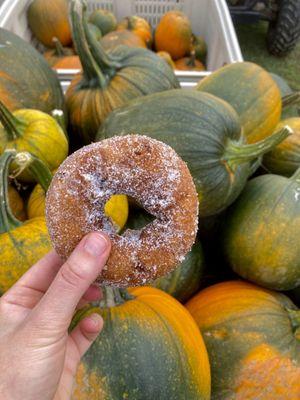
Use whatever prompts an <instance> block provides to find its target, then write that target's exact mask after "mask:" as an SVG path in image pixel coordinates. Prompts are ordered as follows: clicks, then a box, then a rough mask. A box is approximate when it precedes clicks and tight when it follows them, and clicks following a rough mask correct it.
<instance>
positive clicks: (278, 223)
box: [222, 168, 300, 290]
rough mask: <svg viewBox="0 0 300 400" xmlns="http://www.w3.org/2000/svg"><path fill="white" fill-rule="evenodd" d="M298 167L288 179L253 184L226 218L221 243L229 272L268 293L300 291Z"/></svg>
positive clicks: (260, 180)
mask: <svg viewBox="0 0 300 400" xmlns="http://www.w3.org/2000/svg"><path fill="white" fill-rule="evenodd" d="M299 235H300V168H299V169H298V170H297V171H296V172H295V174H294V175H293V176H292V177H291V178H286V177H283V176H279V175H271V174H267V175H262V176H259V177H256V178H254V179H251V180H250V181H249V182H248V183H247V185H246V187H245V189H244V191H243V192H242V194H241V195H240V197H239V198H238V200H237V201H236V202H235V203H234V204H233V205H232V206H231V207H230V208H229V209H228V210H227V211H226V214H225V215H224V228H223V232H222V243H223V250H224V255H225V258H226V259H227V261H228V263H229V265H230V266H231V268H232V269H233V270H234V271H235V272H236V273H238V274H239V275H240V276H242V277H243V278H245V279H247V280H249V281H251V282H254V283H257V284H259V285H261V286H264V287H266V288H269V289H275V290H290V289H294V288H296V287H297V286H300V247H299Z"/></svg>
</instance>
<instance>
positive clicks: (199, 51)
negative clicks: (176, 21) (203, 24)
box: [192, 35, 207, 64]
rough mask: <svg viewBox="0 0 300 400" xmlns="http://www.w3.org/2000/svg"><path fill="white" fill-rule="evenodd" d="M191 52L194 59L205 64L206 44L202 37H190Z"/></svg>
mask: <svg viewBox="0 0 300 400" xmlns="http://www.w3.org/2000/svg"><path fill="white" fill-rule="evenodd" d="M192 51H194V52H195V55H196V59H197V60H199V61H201V62H202V63H203V64H205V62H206V56H207V44H206V42H205V40H204V38H203V37H202V36H197V35H193V36H192Z"/></svg>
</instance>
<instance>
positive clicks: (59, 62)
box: [44, 38, 81, 69]
mask: <svg viewBox="0 0 300 400" xmlns="http://www.w3.org/2000/svg"><path fill="white" fill-rule="evenodd" d="M52 41H53V43H54V45H55V48H54V49H52V50H47V51H45V53H44V57H45V58H46V60H47V61H48V63H49V65H50V66H51V67H52V68H55V69H59V68H64V69H80V68H81V63H80V60H79V57H78V56H77V55H75V51H74V50H73V49H72V48H71V47H63V45H62V44H61V43H60V41H59V40H58V39H57V38H53V39H52Z"/></svg>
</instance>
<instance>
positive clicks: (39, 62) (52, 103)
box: [0, 28, 65, 114]
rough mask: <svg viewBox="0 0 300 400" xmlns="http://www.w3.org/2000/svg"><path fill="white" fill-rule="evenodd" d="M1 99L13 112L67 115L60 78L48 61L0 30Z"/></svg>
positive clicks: (27, 45) (28, 45)
mask: <svg viewBox="0 0 300 400" xmlns="http://www.w3.org/2000/svg"><path fill="white" fill-rule="evenodd" d="M0 99H1V101H2V102H3V103H4V104H5V105H6V106H7V107H8V108H9V109H10V110H17V109H19V108H31V109H36V110H40V111H44V112H45V113H48V114H51V112H52V111H54V110H63V111H64V107H65V105H64V96H63V92H62V89H61V86H60V83H59V80H58V78H57V75H56V74H55V72H54V71H52V69H51V68H50V66H49V65H48V63H47V61H46V60H45V59H44V57H43V56H42V55H41V54H39V53H38V52H37V51H36V50H35V49H34V48H33V47H32V46H31V45H30V44H29V43H27V42H25V41H24V40H22V39H21V38H20V37H19V36H17V35H15V34H13V33H11V32H9V31H7V30H5V29H1V28H0Z"/></svg>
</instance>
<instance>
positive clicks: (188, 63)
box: [175, 53, 205, 71]
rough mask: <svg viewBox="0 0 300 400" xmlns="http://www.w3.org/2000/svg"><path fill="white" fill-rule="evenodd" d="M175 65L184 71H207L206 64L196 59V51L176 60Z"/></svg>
mask: <svg viewBox="0 0 300 400" xmlns="http://www.w3.org/2000/svg"><path fill="white" fill-rule="evenodd" d="M175 67H176V69H179V70H182V71H205V67H204V65H203V64H202V62H201V61H199V60H197V59H196V55H195V53H193V54H191V56H190V57H184V58H180V59H179V60H177V61H175Z"/></svg>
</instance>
